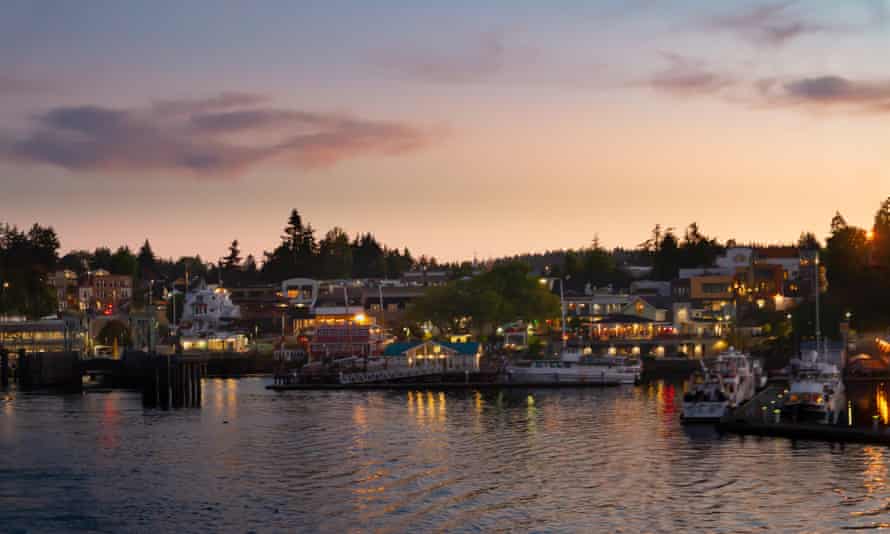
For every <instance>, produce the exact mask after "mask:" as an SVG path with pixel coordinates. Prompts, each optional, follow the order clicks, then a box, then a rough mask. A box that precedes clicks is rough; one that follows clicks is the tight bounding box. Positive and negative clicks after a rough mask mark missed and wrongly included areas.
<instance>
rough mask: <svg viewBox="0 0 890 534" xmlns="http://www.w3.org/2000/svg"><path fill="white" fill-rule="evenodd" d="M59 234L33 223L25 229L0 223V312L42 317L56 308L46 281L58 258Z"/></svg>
mask: <svg viewBox="0 0 890 534" xmlns="http://www.w3.org/2000/svg"><path fill="white" fill-rule="evenodd" d="M58 251H59V238H58V236H57V235H56V232H55V231H54V230H53V229H52V228H50V227H43V226H40V225H38V224H35V225H34V226H32V227H31V229H30V230H28V231H27V232H25V231H20V230H19V229H18V228H16V227H15V226H9V225H0V315H4V316H5V315H19V314H21V315H26V316H28V317H42V316H46V315H50V314H52V313H54V312H55V311H56V295H55V292H53V291H52V290H51V288H50V287H49V286H48V285H47V284H46V278H47V276H48V274H49V273H51V272H53V271H54V270H55V269H56V264H57V262H58Z"/></svg>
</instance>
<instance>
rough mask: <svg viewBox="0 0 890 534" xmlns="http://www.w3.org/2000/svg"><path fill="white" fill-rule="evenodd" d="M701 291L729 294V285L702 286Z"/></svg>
mask: <svg viewBox="0 0 890 534" xmlns="http://www.w3.org/2000/svg"><path fill="white" fill-rule="evenodd" d="M701 290H702V292H704V293H711V294H714V293H729V285H728V284H702V286H701Z"/></svg>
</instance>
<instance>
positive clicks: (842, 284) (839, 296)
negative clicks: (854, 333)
mask: <svg viewBox="0 0 890 534" xmlns="http://www.w3.org/2000/svg"><path fill="white" fill-rule="evenodd" d="M822 263H823V264H824V266H825V275H826V279H827V283H828V288H827V293H826V295H825V298H824V299H823V306H822V315H823V319H824V320H823V324H824V325H825V326H824V328H827V329H828V331H827V333H829V334H835V333H836V328H837V324H838V323H839V321H840V320H841V318H842V317H845V316H846V314H847V313H850V314H851V320H852V324H853V327H854V328H856V329H858V330H878V329H885V328H887V327H888V326H890V306H888V305H887V302H890V300H888V299H890V198H887V199H886V200H884V202H882V203H881V205H880V207H879V209H878V210H877V212H876V213H875V216H874V222H873V224H872V227H871V229H870V230H869V229H866V228H859V227H856V226H853V225H850V224H848V223H847V221H846V219H844V217H843V215H841V214H840V213H836V214H835V216H834V217H833V218H832V220H831V234H830V236H829V237H828V240H827V241H826V243H825V248H824V249H822Z"/></svg>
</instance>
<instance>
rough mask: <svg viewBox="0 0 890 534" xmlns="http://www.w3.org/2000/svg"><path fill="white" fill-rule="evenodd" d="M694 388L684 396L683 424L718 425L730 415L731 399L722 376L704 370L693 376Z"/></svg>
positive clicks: (681, 415)
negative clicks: (726, 391) (725, 391)
mask: <svg viewBox="0 0 890 534" xmlns="http://www.w3.org/2000/svg"><path fill="white" fill-rule="evenodd" d="M693 384H694V385H693V388H692V390H691V391H689V392H688V393H686V394H685V395H684V396H683V410H682V412H681V413H680V420H681V422H683V423H716V422H718V421H720V418H721V417H723V416H725V415H729V397H728V396H727V395H726V393H724V391H723V383H722V382H721V380H720V375H718V374H717V373H714V372H707V370H703V371H701V372H697V373H696V374H695V375H693Z"/></svg>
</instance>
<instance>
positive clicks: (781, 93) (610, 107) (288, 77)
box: [0, 0, 890, 261]
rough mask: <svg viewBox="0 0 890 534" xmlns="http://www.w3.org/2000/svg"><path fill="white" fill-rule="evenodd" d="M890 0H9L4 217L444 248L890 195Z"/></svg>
mask: <svg viewBox="0 0 890 534" xmlns="http://www.w3.org/2000/svg"><path fill="white" fill-rule="evenodd" d="M888 17H890V0H849V1H844V2H836V1H833V0H832V1H828V0H826V1H822V0H808V1H804V0H801V1H781V2H774V1H763V2H731V1H724V2H700V1H681V0H677V1H666V0H623V1H601V2H594V1H584V2H582V1H558V0H554V1H552V2H537V1H525V0H511V1H507V0H504V1H501V2H484V1H473V2H469V1H462V0H454V1H450V2H439V3H432V2H415V1H386V0H384V1H379V2H344V1H340V0H333V1H318V2H314V1H313V2H310V1H306V2H296V1H290V0H288V1H283V0H282V1H273V0H257V1H256V2H240V1H223V0H219V1H213V2H211V1H198V0H196V1H192V2H181V1H165V0H162V1H154V2H135V1H100V0H91V1H89V2H69V1H58V2H51V1H43V0H24V1H19V0H6V1H4V2H2V3H0V186H2V187H0V221H2V222H7V223H10V224H15V225H18V226H30V225H31V224H33V223H34V222H40V223H41V224H45V225H52V226H53V227H54V228H55V229H56V230H57V232H58V233H59V235H60V239H61V242H62V249H63V251H68V250H71V249H81V248H86V249H93V248H95V247H96V246H110V247H117V246H118V245H121V244H127V245H130V246H131V247H133V248H136V247H138V246H139V245H140V244H141V243H142V242H143V241H144V240H145V239H146V238H148V239H149V240H150V241H151V243H152V247H153V249H154V250H155V252H156V253H157V254H159V255H161V256H163V257H178V256H181V255H187V254H194V253H200V254H201V256H202V257H203V258H205V259H206V260H209V261H215V259H216V258H219V257H220V256H222V255H224V254H225V253H226V251H227V246H228V244H229V243H230V242H231V241H232V240H233V239H238V241H239V242H240V244H241V249H242V253H243V255H246V254H247V253H252V254H254V255H255V256H257V257H258V258H259V257H261V256H262V252H263V251H264V250H271V249H273V248H274V247H275V245H276V244H277V243H278V242H279V237H280V235H281V233H282V229H283V227H284V225H285V223H286V220H287V216H288V214H289V212H290V210H291V209H292V208H296V209H298V210H299V211H300V213H301V215H302V216H303V220H304V221H309V222H310V223H311V224H312V225H313V226H314V227H315V228H316V229H317V230H318V232H319V238H320V237H322V236H323V234H324V232H326V231H327V230H328V229H330V228H331V227H333V226H340V227H342V228H343V229H344V230H346V232H347V233H349V234H356V233H358V232H372V233H373V234H375V235H376V236H377V237H378V239H379V240H380V241H381V242H383V243H385V244H387V245H388V246H390V247H399V248H401V247H408V248H409V249H410V250H411V251H412V253H414V254H415V256H419V255H420V254H425V255H431V256H435V257H437V258H438V259H440V260H449V261H451V260H461V259H470V258H473V257H474V256H475V257H478V258H480V259H483V258H490V257H499V256H504V255H512V254H517V253H522V252H532V251H543V250H549V249H559V248H578V247H584V246H589V245H590V243H591V242H592V241H593V240H594V238H597V239H598V240H599V242H600V243H601V244H602V245H604V246H607V247H614V246H625V247H633V246H635V245H637V244H638V243H641V242H643V241H644V240H646V239H647V238H648V236H649V234H650V232H651V229H652V227H653V226H654V225H655V224H661V226H662V227H674V228H677V229H678V232H680V233H682V229H683V228H684V227H685V226H686V225H688V224H689V223H690V222H693V221H695V222H697V223H698V224H699V226H700V228H701V229H702V231H703V232H704V233H706V234H708V235H712V236H715V237H717V238H719V239H721V240H725V239H730V238H733V239H737V240H739V241H743V242H749V241H757V242H762V243H775V242H788V241H791V240H794V239H796V238H797V236H798V235H799V234H800V233H801V232H802V231H813V232H815V233H816V235H817V236H820V237H824V236H825V234H826V233H827V232H828V226H829V222H830V220H831V217H832V216H833V215H834V213H835V212H836V211H840V212H841V213H842V214H843V215H844V216H845V217H846V219H847V220H848V222H850V223H853V224H860V225H869V224H870V221H871V218H872V216H873V214H874V212H875V211H876V209H877V208H878V205H879V204H880V202H881V200H883V199H884V198H886V197H887V196H888V195H890V135H888V134H890V128H888V126H890V121H888V120H890V62H888V61H887V54H888V51H890V32H888V24H890V22H888Z"/></svg>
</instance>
